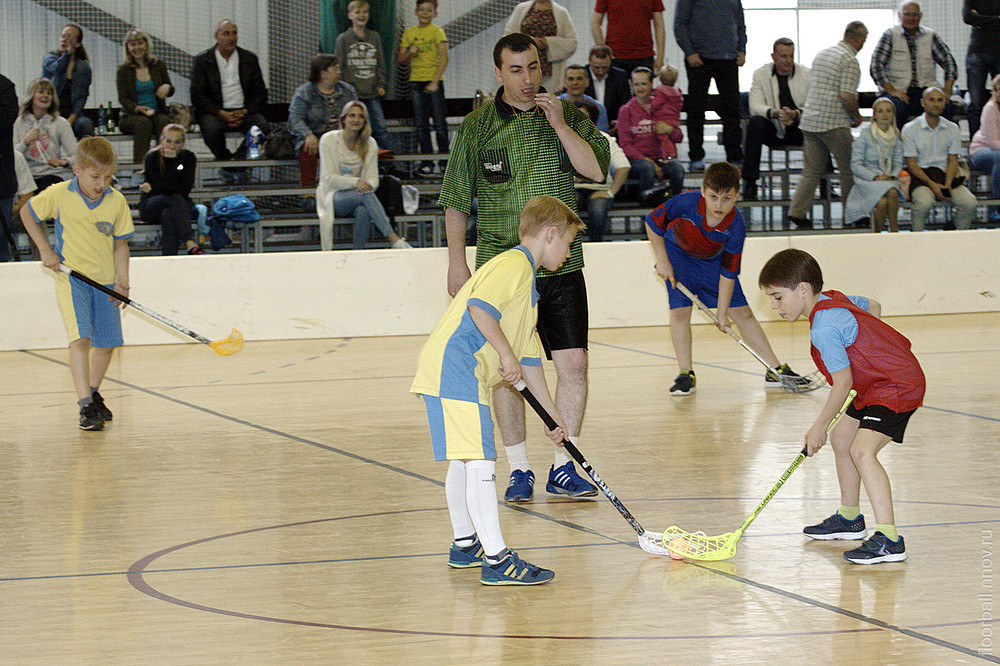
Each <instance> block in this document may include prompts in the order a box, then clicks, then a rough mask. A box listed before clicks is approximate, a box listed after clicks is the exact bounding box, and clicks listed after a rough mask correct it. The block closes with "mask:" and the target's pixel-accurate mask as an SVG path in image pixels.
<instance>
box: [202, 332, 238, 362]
mask: <svg viewBox="0 0 1000 666" xmlns="http://www.w3.org/2000/svg"><path fill="white" fill-rule="evenodd" d="M208 346H209V347H211V348H212V351H214V352H215V353H216V354H218V355H219V356H230V355H231V354H235V353H236V352H238V351H239V350H241V349H243V334H242V333H240V332H239V330H238V329H235V328H234V329H233V332H232V333H230V334H229V337H227V338H225V339H224V340H214V341H212V342H210V343H208Z"/></svg>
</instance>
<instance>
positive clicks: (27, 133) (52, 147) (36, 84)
mask: <svg viewBox="0 0 1000 666" xmlns="http://www.w3.org/2000/svg"><path fill="white" fill-rule="evenodd" d="M14 148H16V149H17V150H18V151H19V152H20V153H21V154H22V155H24V157H25V159H27V161H28V166H29V167H30V168H31V175H32V177H33V178H34V179H35V183H36V184H37V185H38V190H37V191H39V192H41V191H42V190H44V189H45V188H46V187H48V186H49V185H52V184H54V183H58V182H60V181H63V180H68V179H70V178H72V177H73V165H72V159H73V153H75V152H76V137H75V136H74V135H73V128H72V126H71V125H70V124H69V122H68V121H67V120H66V119H65V118H63V117H62V116H60V115H59V98H58V97H57V96H56V89H55V86H54V85H53V84H52V82H51V81H49V80H48V79H35V80H34V81H32V82H31V83H29V84H28V94H27V95H25V97H24V99H23V100H22V101H21V111H20V113H18V115H17V120H15V121H14Z"/></svg>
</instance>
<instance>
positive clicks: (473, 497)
mask: <svg viewBox="0 0 1000 666" xmlns="http://www.w3.org/2000/svg"><path fill="white" fill-rule="evenodd" d="M496 468H497V462H496V461H495V460H470V461H469V462H467V463H466V464H465V484H466V485H465V502H466V504H467V505H468V507H469V514H470V515H471V516H472V524H473V525H475V526H476V534H478V535H479V542H480V543H482V544H483V550H484V551H485V552H486V554H487V555H497V554H498V553H500V552H501V551H503V550H504V549H505V548H506V547H507V544H506V543H504V540H503V534H501V533H500V510H499V509H498V508H497V481H496Z"/></svg>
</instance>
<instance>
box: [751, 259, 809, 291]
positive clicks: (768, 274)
mask: <svg viewBox="0 0 1000 666" xmlns="http://www.w3.org/2000/svg"><path fill="white" fill-rule="evenodd" d="M803 282H805V283H806V284H808V285H809V286H810V287H812V290H813V293H814V294H818V293H820V292H821V291H823V271H822V270H820V267H819V262H817V261H816V260H815V259H814V258H813V256H812V255H811V254H809V253H808V252H805V251H803V250H797V249H795V248H789V249H787V250H782V251H781V252H778V253H777V254H776V255H774V256H773V257H771V258H770V259H768V260H767V263H766V264H764V268H762V269H760V277H758V278H757V285H758V286H759V287H760V288H761V289H766V288H768V287H783V288H785V289H795V288H796V287H798V286H799V285H800V284H801V283H803Z"/></svg>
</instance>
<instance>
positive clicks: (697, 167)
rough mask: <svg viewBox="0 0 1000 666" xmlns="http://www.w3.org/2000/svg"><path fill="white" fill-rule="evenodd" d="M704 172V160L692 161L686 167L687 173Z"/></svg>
mask: <svg viewBox="0 0 1000 666" xmlns="http://www.w3.org/2000/svg"><path fill="white" fill-rule="evenodd" d="M704 170H705V160H692V162H691V163H690V164H689V165H688V171H691V172H692V173H693V172H697V171H704Z"/></svg>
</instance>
